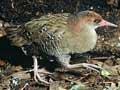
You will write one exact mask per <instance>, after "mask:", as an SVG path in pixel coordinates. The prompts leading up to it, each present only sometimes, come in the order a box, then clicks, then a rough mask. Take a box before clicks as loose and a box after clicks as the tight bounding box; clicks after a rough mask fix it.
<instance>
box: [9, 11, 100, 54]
mask: <svg viewBox="0 0 120 90" xmlns="http://www.w3.org/2000/svg"><path fill="white" fill-rule="evenodd" d="M95 14H96V13H95ZM69 16H70V14H68V13H63V14H53V15H52V14H49V15H45V16H42V17H41V18H39V19H35V20H32V21H29V22H27V23H26V24H25V25H24V26H20V27H19V28H18V29H17V30H15V31H14V30H13V31H12V32H11V31H10V32H11V35H10V33H9V38H10V39H11V41H12V44H14V45H16V46H19V47H22V46H26V45H31V44H34V45H35V47H36V50H37V51H36V53H33V54H35V55H36V54H37V55H38V53H39V52H41V51H42V52H44V53H46V54H48V55H54V56H59V55H64V54H69V53H83V52H86V51H89V50H91V49H93V48H94V46H95V44H96V40H97V35H96V32H95V31H94V30H88V31H85V30H80V31H77V30H75V29H74V28H71V27H72V25H71V24H75V21H77V20H79V19H82V18H86V17H85V16H82V17H81V18H79V16H76V17H73V16H70V17H69ZM86 16H89V17H93V16H92V15H91V12H89V13H86ZM98 17H99V18H101V16H99V15H98ZM78 18H79V19H78ZM73 21H74V23H73ZM76 23H77V22H76ZM83 23H84V22H83ZM81 26H83V25H82V24H81ZM91 32H93V33H92V34H90V33H91ZM34 45H33V46H34Z"/></svg>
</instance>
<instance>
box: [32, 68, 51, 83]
mask: <svg viewBox="0 0 120 90" xmlns="http://www.w3.org/2000/svg"><path fill="white" fill-rule="evenodd" d="M48 74H51V73H50V72H48V71H46V70H45V69H44V68H42V69H37V70H34V80H35V81H36V82H39V81H40V82H43V83H45V84H49V82H48V81H46V80H45V75H48Z"/></svg>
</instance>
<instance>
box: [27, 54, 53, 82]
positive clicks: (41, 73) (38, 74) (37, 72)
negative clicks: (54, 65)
mask: <svg viewBox="0 0 120 90" xmlns="http://www.w3.org/2000/svg"><path fill="white" fill-rule="evenodd" d="M33 60H34V68H33V69H32V70H29V72H32V71H33V72H34V80H35V81H36V82H39V81H40V82H43V83H45V84H49V82H47V81H46V80H45V76H46V75H50V74H52V73H50V72H48V71H47V70H45V69H44V68H41V69H38V62H37V58H36V57H35V56H33Z"/></svg>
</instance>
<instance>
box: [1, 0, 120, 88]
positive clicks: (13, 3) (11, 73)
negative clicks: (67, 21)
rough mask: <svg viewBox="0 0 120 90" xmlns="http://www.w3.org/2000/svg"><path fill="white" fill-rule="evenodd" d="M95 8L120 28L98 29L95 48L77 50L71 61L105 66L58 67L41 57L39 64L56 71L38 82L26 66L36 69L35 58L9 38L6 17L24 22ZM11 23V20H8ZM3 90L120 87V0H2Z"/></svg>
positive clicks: (19, 22) (13, 21)
mask: <svg viewBox="0 0 120 90" xmlns="http://www.w3.org/2000/svg"><path fill="white" fill-rule="evenodd" d="M83 10H93V11H96V12H98V13H100V14H101V15H102V16H103V17H104V18H105V19H106V20H108V21H110V22H112V23H115V24H117V25H118V27H117V28H105V29H103V28H100V29H97V30H96V31H97V33H98V35H99V37H98V41H97V45H96V47H95V49H94V50H92V51H90V52H88V53H85V54H83V55H80V54H75V55H73V57H72V60H71V63H74V62H75V63H78V62H81V63H82V62H87V63H92V64H96V65H98V66H101V67H102V68H104V69H105V70H99V72H96V71H92V70H89V69H86V68H79V69H78V70H77V71H79V72H75V71H74V72H70V71H67V70H63V71H58V70H55V69H56V68H57V67H58V65H57V64H58V63H57V62H55V61H53V62H51V61H48V60H39V65H40V66H41V67H44V68H46V69H47V70H48V71H49V72H51V73H52V74H49V75H46V76H45V80H46V81H49V82H50V84H44V83H41V82H39V83H36V82H35V81H34V80H33V78H31V76H33V74H32V73H31V74H30V73H26V70H29V69H32V58H31V56H26V55H24V53H23V52H22V51H21V49H20V48H17V47H13V46H12V45H11V44H10V41H9V40H8V39H6V33H5V32H4V30H3V29H2V24H1V23H2V21H4V22H5V23H9V24H13V25H22V24H24V23H25V22H27V21H30V20H32V19H34V18H39V17H40V16H42V15H45V14H48V13H64V12H67V13H76V12H79V11H83ZM5 25H7V24H5ZM0 90H120V1H119V0H0Z"/></svg>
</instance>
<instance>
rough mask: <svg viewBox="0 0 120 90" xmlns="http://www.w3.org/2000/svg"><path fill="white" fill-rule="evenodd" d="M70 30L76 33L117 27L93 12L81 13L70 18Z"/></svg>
mask: <svg viewBox="0 0 120 90" xmlns="http://www.w3.org/2000/svg"><path fill="white" fill-rule="evenodd" d="M71 23H72V25H71V26H72V28H73V29H74V30H76V31H80V30H84V29H85V28H86V29H87V30H91V29H92V30H94V29H96V28H98V27H103V26H111V27H117V25H115V24H113V23H110V22H108V21H106V20H104V19H103V18H102V16H101V15H99V14H98V13H96V12H94V11H82V12H79V13H78V14H76V15H75V16H74V18H73V17H72V19H71Z"/></svg>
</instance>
